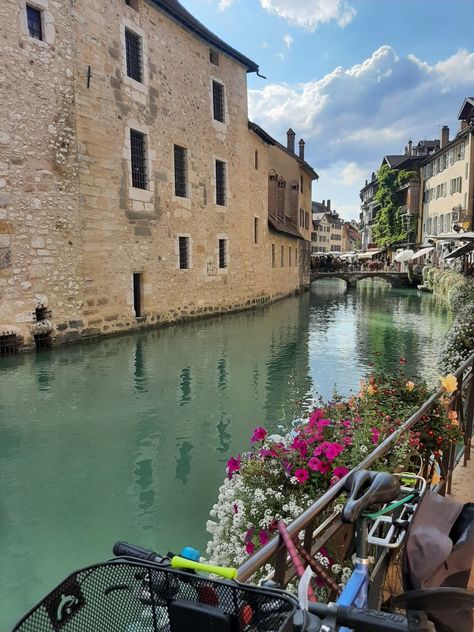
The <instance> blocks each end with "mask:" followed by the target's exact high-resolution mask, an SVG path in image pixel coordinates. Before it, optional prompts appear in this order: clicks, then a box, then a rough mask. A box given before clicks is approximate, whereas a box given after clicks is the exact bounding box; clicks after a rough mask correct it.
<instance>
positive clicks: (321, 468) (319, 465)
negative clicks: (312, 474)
mask: <svg viewBox="0 0 474 632" xmlns="http://www.w3.org/2000/svg"><path fill="white" fill-rule="evenodd" d="M308 467H309V468H310V469H311V470H313V471H316V472H320V473H321V474H327V473H328V472H329V470H330V469H331V465H330V464H329V463H327V462H325V461H321V459H318V458H317V457H315V456H313V457H312V458H311V459H310V460H309V461H308Z"/></svg>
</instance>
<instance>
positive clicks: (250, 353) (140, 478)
mask: <svg viewBox="0 0 474 632" xmlns="http://www.w3.org/2000/svg"><path fill="white" fill-rule="evenodd" d="M448 320H449V316H448V314H447V313H446V311H445V309H444V307H443V306H442V305H440V304H439V303H437V302H436V301H435V299H434V298H433V297H432V296H430V295H418V294H417V293H416V292H415V291H413V290H392V289H390V287H389V286H388V285H385V284H384V283H381V282H380V283H377V282H367V283H365V282H364V283H360V284H359V286H358V288H357V289H356V290H350V291H346V290H345V285H344V284H343V283H339V282H325V283H324V282H322V283H321V284H319V285H318V284H314V285H313V287H312V290H311V292H310V293H306V294H304V295H303V296H301V297H296V298H290V299H286V300H283V301H280V302H278V303H275V304H274V305H270V306H266V307H263V308H261V309H259V310H256V311H248V312H242V313H239V314H234V315H226V316H222V317H217V318H214V319H209V320H202V321H199V322H193V323H189V324H185V325H180V326H177V327H169V328H165V329H161V330H154V331H148V332H143V333H139V334H136V335H135V334H134V335H130V336H123V337H115V338H110V339H108V340H104V341H102V342H97V343H90V344H84V345H82V346H79V345H78V346H70V347H64V348H60V349H57V350H55V351H54V352H46V353H42V354H38V355H34V354H32V355H24V356H17V357H14V358H7V359H3V360H1V361H0V432H1V435H0V437H1V441H0V484H1V495H0V499H1V500H0V502H1V511H0V551H1V563H0V601H1V607H0V629H2V630H5V629H8V627H9V625H11V624H12V623H13V621H14V620H15V619H16V618H17V617H18V616H19V615H20V614H22V613H23V612H24V611H26V609H27V608H28V607H30V606H31V605H32V604H33V603H35V601H36V600H37V599H39V598H40V597H41V596H42V595H43V594H44V593H45V592H47V591H48V589H50V588H51V587H52V586H53V585H54V584H55V583H56V582H58V581H59V580H60V579H62V578H63V577H64V576H65V575H66V574H68V573H69V572H70V571H72V570H74V569H76V568H78V567H81V566H84V565H87V564H90V563H93V562H96V561H100V560H104V559H106V558H107V557H108V556H110V555H111V547H112V544H113V543H114V541H115V540H118V539H125V540H128V541H130V542H135V543H138V544H141V545H144V546H148V547H152V548H155V549H157V550H159V551H161V552H166V551H168V550H170V549H171V550H179V548H180V547H181V546H183V545H186V544H190V545H194V546H197V547H200V548H201V549H204V548H205V543H206V540H207V536H206V532H205V523H206V520H207V518H208V514H209V509H210V507H211V506H212V504H213V503H214V501H215V499H216V495H217V489H218V487H219V485H220V483H221V481H222V479H223V477H224V475H225V464H226V461H227V459H228V458H229V456H230V455H232V454H237V453H238V452H239V451H241V450H243V449H245V448H246V446H248V440H249V437H250V435H251V432H252V430H253V428H254V427H255V426H257V425H260V424H263V425H265V426H266V427H267V428H269V429H277V428H278V427H279V426H281V425H284V426H285V427H287V426H288V424H289V423H290V422H291V420H292V419H294V418H295V417H296V416H298V415H299V414H300V413H301V411H302V410H303V409H304V408H305V407H306V406H307V405H308V402H309V401H310V400H311V398H313V397H314V396H316V395H322V396H323V397H325V398H330V397H331V394H332V392H333V389H334V386H335V385H337V388H338V390H339V392H341V393H343V394H347V393H349V391H350V389H354V390H357V389H358V385H359V380H360V379H361V378H362V377H363V376H364V375H366V374H367V372H368V371H369V370H370V368H369V367H370V364H369V363H370V362H371V361H375V363H378V364H382V365H383V366H385V367H396V366H398V363H399V358H400V357H401V356H403V357H405V358H406V360H407V364H406V367H405V368H406V370H407V371H408V372H409V373H410V374H414V373H415V372H417V371H418V373H420V374H422V375H424V376H425V377H426V378H428V379H429V380H431V381H432V382H433V383H434V381H435V379H436V376H437V370H436V358H437V354H438V351H439V348H440V345H441V343H442V340H443V337H444V335H445V332H446V330H447V327H448V324H449V323H448Z"/></svg>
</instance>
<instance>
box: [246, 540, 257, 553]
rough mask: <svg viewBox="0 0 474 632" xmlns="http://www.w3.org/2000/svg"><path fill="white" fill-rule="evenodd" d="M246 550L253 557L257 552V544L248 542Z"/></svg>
mask: <svg viewBox="0 0 474 632" xmlns="http://www.w3.org/2000/svg"><path fill="white" fill-rule="evenodd" d="M245 550H246V551H247V553H248V554H249V555H252V553H253V552H254V551H255V544H254V543H253V542H247V544H246V545H245Z"/></svg>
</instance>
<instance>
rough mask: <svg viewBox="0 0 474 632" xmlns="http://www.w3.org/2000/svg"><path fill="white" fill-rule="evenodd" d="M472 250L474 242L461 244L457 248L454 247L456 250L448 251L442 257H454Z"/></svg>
mask: <svg viewBox="0 0 474 632" xmlns="http://www.w3.org/2000/svg"><path fill="white" fill-rule="evenodd" d="M472 250H474V242H470V243H468V244H463V245H462V246H459V248H456V250H453V252H450V253H448V254H447V255H446V256H445V257H444V259H456V258H457V257H462V256H463V255H467V254H468V252H471V251H472Z"/></svg>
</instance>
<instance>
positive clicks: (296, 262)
mask: <svg viewBox="0 0 474 632" xmlns="http://www.w3.org/2000/svg"><path fill="white" fill-rule="evenodd" d="M297 265H298V246H297V247H296V248H295V266H297Z"/></svg>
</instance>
